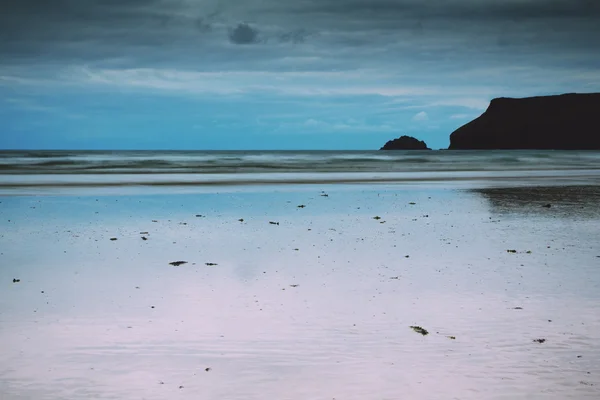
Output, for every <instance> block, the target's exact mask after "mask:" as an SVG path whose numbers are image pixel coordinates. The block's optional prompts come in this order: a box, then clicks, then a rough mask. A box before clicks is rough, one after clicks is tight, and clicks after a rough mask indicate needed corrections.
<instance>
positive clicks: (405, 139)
mask: <svg viewBox="0 0 600 400" xmlns="http://www.w3.org/2000/svg"><path fill="white" fill-rule="evenodd" d="M379 150H431V149H430V148H428V147H427V144H425V142H424V141H422V140H418V139H415V138H414V137H412V136H406V135H405V136H400V137H399V138H398V139H394V140H389V141H388V142H387V143H386V144H385V145H384V146H383V147H382V148H381V149H379Z"/></svg>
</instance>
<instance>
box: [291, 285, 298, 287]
mask: <svg viewBox="0 0 600 400" xmlns="http://www.w3.org/2000/svg"><path fill="white" fill-rule="evenodd" d="M298 286H300V285H290V287H298Z"/></svg>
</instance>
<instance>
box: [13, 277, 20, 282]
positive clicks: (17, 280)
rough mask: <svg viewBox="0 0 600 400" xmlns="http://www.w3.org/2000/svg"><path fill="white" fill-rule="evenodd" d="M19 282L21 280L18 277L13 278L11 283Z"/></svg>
mask: <svg viewBox="0 0 600 400" xmlns="http://www.w3.org/2000/svg"><path fill="white" fill-rule="evenodd" d="M19 282H21V280H20V279H17V278H13V283H19Z"/></svg>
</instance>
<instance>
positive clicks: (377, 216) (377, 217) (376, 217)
mask: <svg viewBox="0 0 600 400" xmlns="http://www.w3.org/2000/svg"><path fill="white" fill-rule="evenodd" d="M373 219H381V217H380V216H379V215H376V216H374V217H373Z"/></svg>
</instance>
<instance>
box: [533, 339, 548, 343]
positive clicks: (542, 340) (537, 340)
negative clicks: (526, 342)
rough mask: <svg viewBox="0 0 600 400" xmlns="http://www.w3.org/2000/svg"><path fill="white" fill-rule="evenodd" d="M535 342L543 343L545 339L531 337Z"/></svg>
mask: <svg viewBox="0 0 600 400" xmlns="http://www.w3.org/2000/svg"><path fill="white" fill-rule="evenodd" d="M533 341H534V342H535V343H544V342H545V341H546V339H533Z"/></svg>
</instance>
